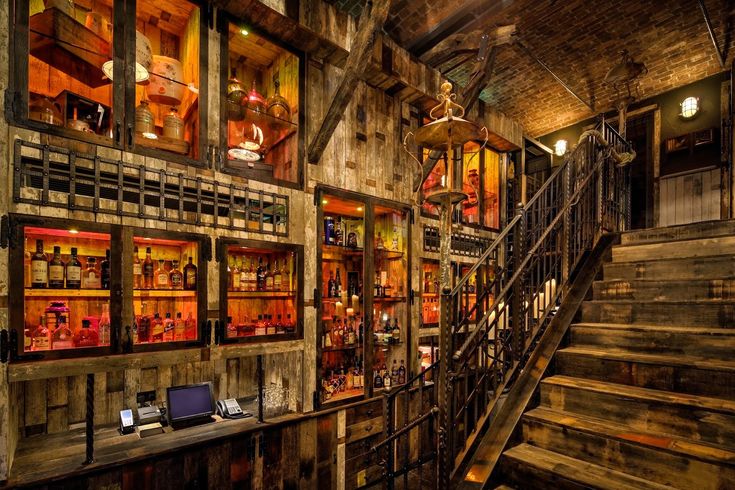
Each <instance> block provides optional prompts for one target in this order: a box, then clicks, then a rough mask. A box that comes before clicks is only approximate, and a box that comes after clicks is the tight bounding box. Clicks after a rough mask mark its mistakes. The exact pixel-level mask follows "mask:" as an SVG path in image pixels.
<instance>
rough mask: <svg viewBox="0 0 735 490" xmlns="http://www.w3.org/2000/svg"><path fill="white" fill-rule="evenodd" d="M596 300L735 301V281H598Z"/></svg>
mask: <svg viewBox="0 0 735 490" xmlns="http://www.w3.org/2000/svg"><path fill="white" fill-rule="evenodd" d="M592 291H593V299H595V300H602V301H610V300H626V299H627V300H633V301H676V300H687V301H698V300H708V299H719V300H735V278H731V279H704V280H702V279H699V280H683V281H682V280H679V281H672V280H663V281H662V280H651V279H635V280H627V279H612V280H604V281H595V282H594V284H593V285H592Z"/></svg>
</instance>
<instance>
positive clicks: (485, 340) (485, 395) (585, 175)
mask: <svg viewBox="0 0 735 490" xmlns="http://www.w3.org/2000/svg"><path fill="white" fill-rule="evenodd" d="M634 156H635V153H634V152H632V150H631V149H630V146H629V145H628V143H626V142H625V141H624V139H623V138H622V137H621V136H620V135H618V133H617V132H615V130H614V129H612V128H611V127H610V126H609V125H607V124H606V123H604V121H603V122H602V123H600V125H599V126H598V127H597V128H596V129H595V130H591V131H587V132H585V133H584V134H583V135H582V137H581V138H580V141H579V143H578V145H577V146H576V147H575V148H574V150H573V151H572V152H570V153H569V154H568V155H567V157H566V158H565V160H564V163H563V164H562V165H561V166H560V167H559V168H557V169H556V170H555V172H554V173H553V174H552V175H551V177H549V179H548V180H546V182H544V184H543V185H542V186H541V187H540V189H539V190H538V192H537V193H536V194H535V195H534V196H533V197H532V198H531V199H530V201H529V202H528V203H527V204H525V205H519V206H518V207H517V208H516V210H515V216H514V217H513V218H512V219H511V220H510V222H509V223H508V224H507V226H506V227H505V228H504V229H503V231H502V232H501V233H500V235H499V236H498V237H497V238H496V239H495V241H494V242H493V243H492V244H491V245H490V246H489V247H488V248H487V249H485V251H484V253H483V254H482V255H481V256H480V258H479V259H478V261H477V262H476V263H475V264H474V265H473V266H472V267H471V268H470V269H469V271H467V272H466V273H465V275H464V276H463V277H462V278H461V279H460V280H459V281H458V282H457V284H456V286H455V287H454V289H452V290H445V291H443V292H442V297H441V323H440V337H441V338H440V346H443V349H442V350H440V361H438V362H437V363H436V364H435V366H434V370H435V371H438V373H435V374H438V376H437V378H436V379H437V381H438V386H436V396H435V398H434V399H435V400H436V405H435V406H434V407H431V409H426V408H424V409H422V410H421V411H420V414H422V415H423V416H424V418H423V419H421V420H418V419H417V420H415V421H414V422H411V423H409V422H408V420H407V419H406V420H404V422H403V426H401V425H400V424H399V425H391V424H393V423H394V422H395V420H394V417H395V413H396V410H397V409H396V404H395V400H396V399H397V398H398V397H399V396H406V395H405V393H408V391H409V390H410V389H412V388H411V387H410V386H406V387H403V388H401V389H400V390H398V391H396V392H394V393H391V394H390V395H388V396H386V400H387V405H386V422H385V423H386V427H387V431H386V438H385V440H384V441H383V442H382V443H381V444H379V448H387V449H385V450H386V451H387V453H386V454H387V456H388V457H387V458H386V459H385V465H386V466H385V468H386V470H385V472H386V474H385V480H384V481H385V482H386V483H388V484H389V485H393V482H394V479H395V478H396V477H397V475H398V474H403V473H401V471H403V469H405V468H406V467H407V466H408V467H410V462H408V463H407V462H405V461H401V462H400V464H399V465H398V466H396V463H395V461H396V460H395V457H396V455H397V454H398V452H397V451H398V447H399V439H400V437H402V436H404V435H405V434H406V433H408V432H410V431H411V430H413V431H416V430H420V425H421V424H422V423H424V422H425V421H427V422H428V421H431V423H432V429H434V428H436V429H437V446H436V448H437V461H436V463H437V465H438V471H437V474H438V478H437V479H436V484H437V486H438V488H449V484H450V481H451V478H452V476H453V473H454V472H455V471H456V470H457V468H458V467H459V466H460V465H461V463H462V462H463V460H464V458H465V456H466V455H467V454H468V452H469V451H470V450H471V448H472V447H473V443H474V442H475V439H476V437H477V436H478V434H480V432H481V429H482V427H483V425H484V424H485V422H486V421H487V419H488V417H489V415H490V414H492V413H493V411H494V410H495V409H496V405H497V402H498V400H499V398H500V396H501V394H502V393H503V392H504V391H507V390H508V389H510V388H511V386H512V384H513V382H514V379H515V377H516V376H517V375H518V373H519V372H520V371H521V370H522V369H523V366H524V364H525V362H526V361H527V360H528V358H529V356H530V354H531V353H532V352H533V349H534V348H535V345H536V342H537V340H538V338H539V336H540V334H541V333H542V332H543V331H544V329H545V328H546V327H547V326H548V325H549V323H550V321H551V319H552V318H553V316H554V314H555V312H556V310H557V308H558V306H559V304H560V303H561V301H562V300H563V299H564V294H565V292H566V288H567V286H568V282H569V278H570V277H572V276H573V273H574V271H575V270H576V268H577V266H578V265H579V263H580V261H581V260H582V259H583V258H584V257H585V255H586V254H587V253H588V252H589V251H590V250H592V248H593V247H594V245H595V243H596V240H597V239H598V238H599V237H600V236H601V234H602V233H603V232H605V231H622V230H625V229H627V227H628V224H629V222H630V197H629V188H630V182H629V169H628V167H627V166H625V164H627V163H629V162H630V160H631V159H632V158H634ZM444 346H445V347H444ZM429 411H431V413H432V414H436V417H435V416H434V415H431V416H429V415H427V414H428V413H429ZM434 424H436V427H435V426H434ZM407 427H410V429H406V428H407ZM396 434H400V437H399V436H396ZM415 459H416V458H414V460H415ZM396 467H398V468H399V469H398V470H396Z"/></svg>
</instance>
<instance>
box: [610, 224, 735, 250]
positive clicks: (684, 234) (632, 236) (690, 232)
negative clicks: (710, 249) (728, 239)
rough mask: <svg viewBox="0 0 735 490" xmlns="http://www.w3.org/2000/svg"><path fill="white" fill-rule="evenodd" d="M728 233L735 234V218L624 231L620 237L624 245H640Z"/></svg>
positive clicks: (725, 234)
mask: <svg viewBox="0 0 735 490" xmlns="http://www.w3.org/2000/svg"><path fill="white" fill-rule="evenodd" d="M728 235H735V220H727V221H706V222H703V223H695V224H691V225H683V226H671V227H667V228H654V229H649V230H638V231H632V232H628V233H623V234H622V235H621V237H620V243H621V244H623V245H633V244H636V245H640V244H644V243H653V242H670V241H673V240H691V239H696V238H713V237H718V236H728Z"/></svg>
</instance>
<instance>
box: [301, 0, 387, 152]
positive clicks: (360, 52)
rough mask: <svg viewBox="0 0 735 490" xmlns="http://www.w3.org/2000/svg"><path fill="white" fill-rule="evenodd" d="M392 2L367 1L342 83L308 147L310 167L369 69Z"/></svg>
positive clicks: (384, 0)
mask: <svg viewBox="0 0 735 490" xmlns="http://www.w3.org/2000/svg"><path fill="white" fill-rule="evenodd" d="M390 4H391V0H374V1H373V2H371V1H370V0H368V4H367V5H366V7H365V8H364V9H363V11H362V15H360V22H359V24H358V27H357V33H356V34H355V38H354V40H353V42H352V47H351V49H350V54H349V56H348V57H347V62H346V63H345V67H344V71H343V72H342V79H341V80H340V81H339V85H337V90H336V91H335V92H334V97H333V98H332V103H331V104H330V105H329V109H328V110H327V112H326V114H325V115H324V119H323V120H322V124H321V126H320V127H319V130H318V131H317V133H316V134H315V135H314V138H313V139H312V140H311V143H310V144H309V149H308V152H307V158H308V160H309V163H317V162H318V161H319V159H320V158H321V156H322V153H324V149H325V148H326V146H327V144H328V143H329V140H330V139H331V138H332V134H333V133H334V130H335V129H336V128H337V124H339V121H340V120H341V119H342V114H344V112H345V109H346V108H347V105H348V104H349V103H350V99H351V97H352V94H353V92H354V90H355V87H357V82H359V81H360V79H361V78H362V75H363V72H364V70H365V67H366V66H368V61H369V60H370V55H371V53H372V49H373V44H374V43H375V35H376V34H377V32H378V31H379V30H381V29H382V28H383V24H385V21H386V19H387V18H388V10H389V9H390Z"/></svg>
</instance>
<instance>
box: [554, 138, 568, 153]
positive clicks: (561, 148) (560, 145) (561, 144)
mask: <svg viewBox="0 0 735 490" xmlns="http://www.w3.org/2000/svg"><path fill="white" fill-rule="evenodd" d="M566 152H567V140H559V141H557V142H556V143H554V153H555V154H556V156H559V157H563V156H564V154H565V153H566Z"/></svg>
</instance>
